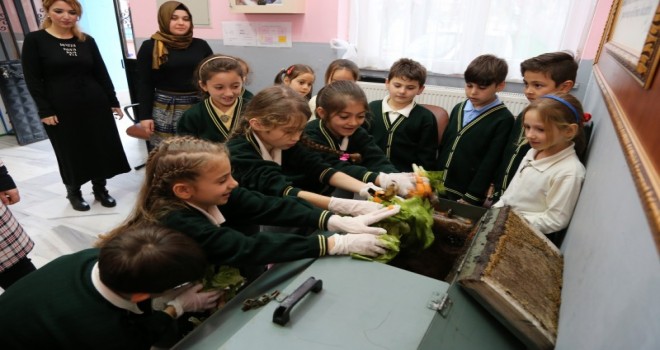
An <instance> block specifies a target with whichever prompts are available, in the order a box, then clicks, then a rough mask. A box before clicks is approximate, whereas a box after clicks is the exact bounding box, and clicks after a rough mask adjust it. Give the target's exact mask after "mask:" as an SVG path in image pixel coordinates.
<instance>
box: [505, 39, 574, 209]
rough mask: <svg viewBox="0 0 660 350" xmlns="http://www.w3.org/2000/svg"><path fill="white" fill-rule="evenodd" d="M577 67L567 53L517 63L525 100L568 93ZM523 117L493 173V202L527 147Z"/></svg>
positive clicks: (556, 53)
mask: <svg viewBox="0 0 660 350" xmlns="http://www.w3.org/2000/svg"><path fill="white" fill-rule="evenodd" d="M577 70H578V64H577V62H576V61H575V58H574V57H573V55H571V54H570V53H568V52H563V51H561V52H549V53H544V54H541V55H539V56H536V57H532V58H530V59H527V60H525V61H523V62H522V63H521V64H520V73H521V74H522V76H523V83H524V85H525V91H524V92H525V97H527V99H528V100H529V102H532V101H534V100H536V99H537V98H539V97H541V96H543V95H547V94H554V93H558V92H565V93H568V92H570V91H571V89H572V88H573V86H574V85H575V79H576V76H577ZM521 117H522V115H518V117H517V118H516V119H515V122H514V124H513V128H512V129H511V133H510V134H509V138H508V139H507V142H506V146H505V149H504V153H503V155H502V162H501V163H500V165H499V168H498V170H497V172H496V173H495V181H494V183H493V184H494V190H493V203H495V202H497V200H498V199H499V197H500V196H501V195H502V193H504V190H506V188H507V186H508V185H509V183H510V182H511V180H512V179H513V175H515V173H516V170H517V169H518V166H519V165H520V161H521V160H522V159H523V158H524V157H525V154H527V151H529V149H530V146H529V144H528V143H527V142H524V141H525V131H524V129H523V125H522V120H523V118H521Z"/></svg>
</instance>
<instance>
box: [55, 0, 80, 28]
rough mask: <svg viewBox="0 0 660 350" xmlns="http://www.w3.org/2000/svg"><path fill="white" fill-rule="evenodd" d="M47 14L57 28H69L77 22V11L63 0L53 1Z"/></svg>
mask: <svg viewBox="0 0 660 350" xmlns="http://www.w3.org/2000/svg"><path fill="white" fill-rule="evenodd" d="M48 16H49V17H50V20H51V21H52V22H53V26H55V27H57V28H58V29H66V30H70V29H71V28H73V27H74V26H75V25H76V22H78V12H76V10H74V9H73V7H71V6H69V4H67V3H66V2H64V1H55V2H54V3H53V5H52V6H51V7H50V8H49V9H48Z"/></svg>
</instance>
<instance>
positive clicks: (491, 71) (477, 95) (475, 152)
mask: <svg viewBox="0 0 660 350" xmlns="http://www.w3.org/2000/svg"><path fill="white" fill-rule="evenodd" d="M507 73H508V66H507V64H506V62H505V61H504V60H503V59H501V58H497V57H495V56H493V55H481V56H479V57H477V58H475V59H474V60H472V62H470V64H469V65H468V67H467V69H466V70H465V74H464V75H465V94H466V95H467V98H468V99H467V100H465V101H463V102H461V103H459V104H457V105H456V106H455V107H454V108H453V109H452V112H451V115H450V117H449V124H448V125H447V128H446V129H445V132H444V134H443V135H442V143H441V144H440V154H439V156H438V159H439V164H440V170H444V174H443V179H444V184H445V189H446V193H445V196H446V197H447V198H448V199H451V200H456V201H459V202H463V203H469V204H473V205H482V204H483V203H484V201H485V199H486V193H487V191H488V187H489V186H490V183H491V181H493V175H494V174H495V170H496V169H497V167H498V165H499V164H500V159H501V154H502V150H503V149H504V146H505V143H506V140H507V138H508V136H509V132H510V131H511V126H512V125H513V114H511V112H510V111H509V110H508V109H507V108H506V106H505V105H504V104H503V103H502V102H501V101H500V100H499V98H498V97H497V93H498V92H500V91H502V90H503V89H504V86H505V85H506V83H505V82H504V79H505V78H506V75H507Z"/></svg>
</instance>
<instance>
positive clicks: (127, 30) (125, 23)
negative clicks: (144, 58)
mask: <svg viewBox="0 0 660 350" xmlns="http://www.w3.org/2000/svg"><path fill="white" fill-rule="evenodd" d="M115 4H116V6H117V9H118V11H117V15H118V16H119V18H118V21H119V24H120V26H119V29H120V30H121V44H122V47H123V50H124V57H125V58H137V50H136V48H135V41H134V38H133V22H132V20H131V9H130V7H129V0H115Z"/></svg>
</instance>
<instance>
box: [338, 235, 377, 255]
mask: <svg viewBox="0 0 660 350" xmlns="http://www.w3.org/2000/svg"><path fill="white" fill-rule="evenodd" d="M330 238H332V239H334V241H335V245H334V247H332V249H330V251H329V252H328V254H330V255H348V254H351V253H357V254H361V255H365V256H378V255H381V254H385V249H384V247H385V244H384V243H383V242H381V241H380V239H378V236H375V235H370V234H367V233H356V234H352V235H340V234H338V233H335V234H334V235H332V236H330Z"/></svg>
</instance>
